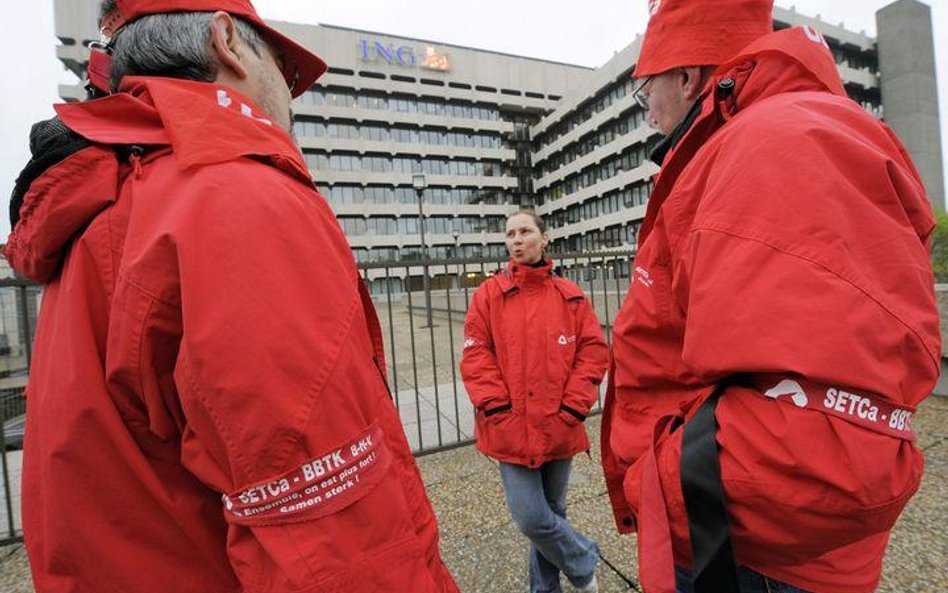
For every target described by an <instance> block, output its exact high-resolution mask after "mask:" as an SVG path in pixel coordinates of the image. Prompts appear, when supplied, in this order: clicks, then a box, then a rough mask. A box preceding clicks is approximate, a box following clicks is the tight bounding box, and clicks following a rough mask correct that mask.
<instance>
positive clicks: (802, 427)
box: [602, 28, 940, 593]
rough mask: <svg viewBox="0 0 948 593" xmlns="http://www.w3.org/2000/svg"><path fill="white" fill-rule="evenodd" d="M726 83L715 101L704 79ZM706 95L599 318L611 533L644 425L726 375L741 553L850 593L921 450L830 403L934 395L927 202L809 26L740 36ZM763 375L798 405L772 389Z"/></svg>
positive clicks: (683, 541) (724, 448)
mask: <svg viewBox="0 0 948 593" xmlns="http://www.w3.org/2000/svg"><path fill="white" fill-rule="evenodd" d="M728 78H730V79H732V80H733V81H734V83H735V85H734V86H733V93H731V94H727V93H726V92H723V91H724V90H725V89H726V88H727V86H728V85H727V83H725V85H722V87H721V89H719V88H718V86H719V83H720V82H721V81H722V80H725V79H728ZM709 89H711V91H710V93H709V94H708V95H707V96H706V98H705V99H704V100H703V102H702V105H701V113H700V115H699V116H698V118H697V120H696V121H695V123H694V124H693V126H692V127H691V129H690V131H689V132H688V133H687V134H686V135H685V136H684V138H683V139H682V140H681V141H680V142H679V143H678V144H677V146H676V147H675V148H674V149H673V151H672V152H671V153H670V154H668V155H667V156H666V158H665V160H664V163H663V165H662V172H661V173H660V175H659V176H658V179H657V183H656V186H655V191H654V193H653V194H652V197H651V199H650V202H649V206H648V212H647V216H646V220H645V222H644V225H643V232H642V236H641V237H640V244H639V252H638V255H637V257H636V260H635V264H634V275H633V280H632V283H631V286H630V289H629V293H628V296H627V298H626V300H625V303H624V305H623V307H622V309H621V312H620V313H619V315H618V318H617V320H616V334H615V345H614V348H615V349H614V353H613V356H614V360H615V364H614V369H613V371H614V373H613V376H612V378H611V380H610V384H609V390H608V394H607V400H606V410H605V412H604V420H603V432H602V443H603V464H604V468H605V471H606V477H607V482H608V485H609V491H610V495H611V498H612V502H613V505H614V508H615V511H616V520H617V522H618V524H619V526H620V529H622V530H630V529H631V528H633V526H634V525H635V521H634V518H635V513H636V511H638V510H640V504H641V501H642V493H643V487H645V486H648V483H647V481H646V482H643V479H642V478H643V471H644V470H643V466H644V461H645V460H646V459H648V457H649V456H647V455H646V453H647V452H648V451H649V450H650V449H651V447H652V445H653V434H654V432H655V431H654V428H655V427H656V423H657V422H658V421H659V420H660V419H661V418H663V417H664V418H668V417H671V418H681V417H683V416H685V415H686V413H687V412H689V411H693V410H695V409H696V407H697V404H698V403H699V402H701V401H703V400H704V399H705V398H706V397H707V396H708V395H709V394H710V393H711V391H712V390H713V388H714V386H715V385H716V384H717V383H718V382H720V381H721V380H722V379H724V378H726V377H731V376H733V375H736V374H744V375H746V376H748V377H749V378H750V379H751V382H755V381H756V384H755V385H756V386H743V387H740V386H734V387H731V388H729V389H727V391H726V392H725V393H724V395H723V397H722V398H721V401H720V403H719V404H718V408H717V410H718V411H717V418H718V422H719V424H720V429H719V432H718V443H719V448H720V462H721V473H722V478H723V483H724V489H725V495H726V498H727V502H728V511H729V514H730V518H731V530H732V536H733V538H734V546H735V551H736V555H737V558H738V561H739V562H740V563H742V564H745V565H748V566H750V567H752V568H754V569H756V570H758V571H760V572H763V573H765V574H767V575H769V576H772V577H774V578H777V579H780V580H782V581H786V582H788V583H790V584H793V585H796V586H798V587H801V588H803V589H807V590H812V591H820V592H821V593H867V592H869V591H872V590H874V589H875V587H876V584H877V582H878V579H879V576H880V570H881V561H882V556H883V552H884V550H885V546H886V543H887V541H888V537H889V531H890V529H891V527H892V525H893V523H894V522H895V521H896V519H897V518H898V516H899V514H900V512H901V510H902V508H903V507H904V506H905V504H906V502H907V501H908V499H909V497H911V496H912V494H913V493H914V492H915V491H916V489H917V488H918V485H919V481H920V479H921V476H922V467H923V461H922V453H921V452H920V451H919V450H918V449H917V448H916V447H915V446H914V444H913V443H912V442H911V440H910V439H906V438H899V437H894V436H891V435H888V434H883V432H884V430H883V429H884V427H882V428H880V430H875V429H873V428H872V426H869V424H870V421H872V420H873V417H874V416H878V413H877V414H873V413H872V407H871V406H869V405H868V404H867V405H866V406H865V407H863V404H862V399H864V398H863V396H858V399H854V398H851V397H849V396H848V395H847V396H846V397H845V398H844V399H843V400H842V403H840V401H841V400H840V397H839V394H840V393H842V392H845V393H847V394H849V393H862V394H867V393H868V394H876V396H873V397H877V396H878V397H881V398H885V399H887V400H888V401H890V402H892V403H893V405H895V406H898V407H900V408H901V411H900V412H899V416H898V418H900V419H903V420H904V419H905V418H906V417H907V416H905V414H906V413H907V412H908V411H910V410H911V408H912V407H913V406H915V405H917V404H918V403H919V402H920V401H921V400H923V399H924V398H925V397H926V396H927V395H928V394H929V393H930V392H931V390H932V387H933V386H934V384H935V381H936V378H937V376H938V372H939V352H940V336H939V331H938V311H937V309H936V304H935V297H934V290H933V284H934V280H933V275H932V271H931V264H930V261H929V247H930V244H929V235H930V233H931V231H932V229H933V227H934V220H933V217H932V213H931V207H930V205H929V203H928V201H927V199H926V196H925V192H924V189H923V186H922V182H921V181H920V179H919V176H918V174H917V173H916V171H915V169H914V167H913V165H912V162H911V159H910V158H909V156H908V155H907V154H906V152H905V150H904V149H903V147H902V145H901V144H900V143H899V141H898V139H897V138H896V137H895V135H894V134H893V133H892V132H891V131H890V130H889V129H888V128H886V126H885V125H883V124H882V123H880V122H879V121H877V120H875V119H874V118H873V117H871V116H869V115H868V114H867V113H865V112H864V111H863V110H862V109H861V108H860V107H859V105H857V104H856V103H854V102H853V101H851V100H849V99H848V98H846V96H845V92H844V90H843V87H842V84H841V82H840V80H839V76H838V74H837V72H836V68H835V64H834V62H833V59H832V56H831V55H830V52H829V51H828V49H827V48H826V47H825V45H824V42H823V40H822V38H821V37H819V34H818V33H816V32H815V31H813V30H812V29H800V28H795V29H789V30H785V31H781V32H778V33H774V34H772V35H768V36H766V37H764V38H762V39H761V40H759V41H757V42H755V43H753V44H752V45H751V46H750V47H748V48H747V49H746V50H745V51H744V52H743V54H742V55H741V56H739V57H738V58H736V59H735V60H734V61H733V62H731V63H730V64H727V65H724V66H722V67H721V68H719V69H718V71H717V73H716V74H715V75H714V77H713V78H712V81H711V83H710V86H709ZM781 377H782V378H783V379H787V380H790V381H795V382H796V384H797V385H798V386H799V384H807V385H810V386H809V387H807V388H806V391H808V392H809V393H808V394H803V393H796V394H795V395H794V396H793V398H792V399H791V398H790V396H789V395H787V396H781V395H780V394H781V393H784V392H786V391H787V390H785V389H783V388H782V387H780V386H781V385H786V384H784V383H783V380H782V379H781V380H780V382H779V383H778V379H779V378H781ZM808 382H812V383H815V384H818V385H821V386H823V389H822V390H817V389H814V388H813V387H812V385H811V384H810V383H808ZM790 384H791V385H793V383H790ZM768 395H769V396H768ZM804 395H808V396H809V398H807V397H801V399H800V400H799V401H797V399H796V398H797V397H798V396H804ZM807 402H809V403H810V404H814V405H813V406H811V407H809V408H807V409H802V408H800V407H798V406H801V405H805V404H806V403H807ZM794 404H796V405H794ZM857 404H858V405H857ZM817 408H819V409H817ZM830 408H835V410H831V409H830ZM881 414H882V418H876V419H875V420H877V421H879V422H881V421H882V420H885V419H886V413H885V411H883V412H881ZM672 424H674V423H672ZM896 424H899V423H898V422H896ZM663 426H668V425H666V424H663ZM867 426H869V427H868V428H867ZM873 426H881V425H878V424H874V425H873ZM681 433H682V431H681V430H676V431H674V432H671V434H670V436H661V435H662V434H663V433H662V432H661V431H659V435H660V436H659V438H658V441H659V443H658V445H657V451H656V455H657V458H656V461H657V469H658V475H659V476H660V478H661V480H660V481H661V484H660V487H661V489H662V492H663V493H664V499H665V504H666V507H667V513H668V519H669V521H670V525H671V532H672V540H673V542H674V546H675V561H676V562H678V563H681V564H686V565H687V564H688V563H689V562H690V560H689V556H690V550H689V543H688V527H687V520H686V517H685V511H684V505H683V502H682V494H681V485H680V480H679V462H680V452H681ZM664 434H667V431H666V432H665V433H664ZM646 492H647V491H646Z"/></svg>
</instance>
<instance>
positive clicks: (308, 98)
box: [297, 87, 501, 121]
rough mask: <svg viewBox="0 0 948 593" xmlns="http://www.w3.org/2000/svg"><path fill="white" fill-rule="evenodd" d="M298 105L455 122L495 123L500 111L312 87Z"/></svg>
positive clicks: (453, 101)
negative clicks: (460, 120) (425, 115)
mask: <svg viewBox="0 0 948 593" xmlns="http://www.w3.org/2000/svg"><path fill="white" fill-rule="evenodd" d="M297 101H299V104H300V105H309V106H319V105H329V106H334V107H358V108H360V109H375V110H378V111H394V112H397V113H423V114H427V115H438V116H442V117H453V118H458V119H479V120H483V121H499V120H500V119H501V118H500V110H499V109H497V108H496V107H493V106H490V105H487V104H484V103H469V102H466V101H459V100H456V99H438V98H433V97H424V98H418V97H415V96H412V95H403V94H386V93H383V92H379V91H359V92H358V93H357V92H355V91H352V90H349V89H342V88H336V87H329V88H319V87H314V88H312V89H310V90H308V91H306V92H305V93H303V94H302V95H300V97H299V98H298V99H297Z"/></svg>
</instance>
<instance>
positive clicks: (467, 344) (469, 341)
mask: <svg viewBox="0 0 948 593" xmlns="http://www.w3.org/2000/svg"><path fill="white" fill-rule="evenodd" d="M480 343H481V342H480V340H478V339H477V338H472V337H470V336H466V337H465V338H464V349H465V350H467V349H468V348H473V347H474V346H477V345H478V344H480Z"/></svg>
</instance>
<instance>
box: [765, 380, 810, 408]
mask: <svg viewBox="0 0 948 593" xmlns="http://www.w3.org/2000/svg"><path fill="white" fill-rule="evenodd" d="M764 395H766V396H767V397H772V398H774V399H777V398H778V397H780V396H782V395H789V396H790V398H791V399H792V400H793V403H794V404H796V406H797V407H798V408H805V407H806V404H807V403H808V402H809V401H810V399H809V398H808V397H807V396H806V391H804V390H803V387H800V384H799V383H797V382H796V381H794V380H793V379H784V380H783V381H781V382H780V383H777V384H776V385H774V386H773V387H771V388H770V389H768V390H767V391H766V392H764Z"/></svg>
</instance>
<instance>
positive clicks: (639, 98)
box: [632, 74, 655, 111]
mask: <svg viewBox="0 0 948 593" xmlns="http://www.w3.org/2000/svg"><path fill="white" fill-rule="evenodd" d="M653 78H655V74H652V75H651V76H647V77H646V78H645V80H643V81H642V84H640V85H639V86H638V87H637V88H636V89H635V90H634V91H632V96H633V97H635V102H636V103H638V104H639V107H641V108H642V109H644V110H645V111H648V110H649V109H648V93H646V92H645V87H647V86H648V83H650V82H652V79H653Z"/></svg>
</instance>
